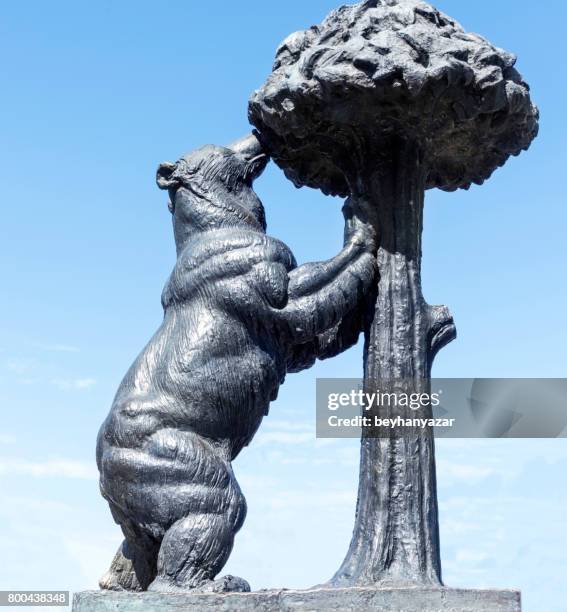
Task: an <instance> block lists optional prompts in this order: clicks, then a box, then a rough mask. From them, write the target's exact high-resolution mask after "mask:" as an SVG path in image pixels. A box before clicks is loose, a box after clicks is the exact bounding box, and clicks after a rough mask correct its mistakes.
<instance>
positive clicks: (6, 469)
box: [0, 457, 98, 480]
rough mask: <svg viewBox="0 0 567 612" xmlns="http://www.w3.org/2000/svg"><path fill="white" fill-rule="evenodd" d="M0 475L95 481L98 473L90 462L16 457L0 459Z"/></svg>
mask: <svg viewBox="0 0 567 612" xmlns="http://www.w3.org/2000/svg"><path fill="white" fill-rule="evenodd" d="M0 475H8V476H31V477H33V478H70V479H78V480H96V478H97V477H98V472H97V469H96V466H95V465H94V464H93V463H92V462H90V461H89V462H86V461H77V460H74V459H48V460H47V461H27V460H25V459H19V458H16V457H0Z"/></svg>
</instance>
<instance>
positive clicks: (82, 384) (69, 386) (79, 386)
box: [51, 378, 96, 391]
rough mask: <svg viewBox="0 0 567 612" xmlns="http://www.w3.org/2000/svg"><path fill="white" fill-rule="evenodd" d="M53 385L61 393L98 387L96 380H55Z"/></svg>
mask: <svg viewBox="0 0 567 612" xmlns="http://www.w3.org/2000/svg"><path fill="white" fill-rule="evenodd" d="M51 384H52V385H53V386H54V387H57V388H58V389H60V390H61V391H84V390H85V389H90V388H91V387H93V386H94V385H96V379H95V378H54V379H53V380H51Z"/></svg>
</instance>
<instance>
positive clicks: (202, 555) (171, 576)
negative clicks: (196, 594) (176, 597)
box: [148, 514, 250, 592]
mask: <svg viewBox="0 0 567 612" xmlns="http://www.w3.org/2000/svg"><path fill="white" fill-rule="evenodd" d="M233 541H234V527H233V526H232V525H231V524H230V523H229V522H228V521H227V517H226V516H225V515H219V514H192V515H190V516H188V517H185V518H183V519H181V520H179V521H177V522H176V523H175V524H174V525H172V526H171V527H170V529H169V530H168V531H167V532H166V534H165V537H164V539H163V542H162V544H161V548H160V551H159V556H158V573H157V577H156V579H155V580H154V582H152V584H151V585H150V587H149V589H148V590H150V591H164V592H175V591H188V590H194V589H196V590H199V591H201V590H202V591H216V592H226V591H249V590H250V586H249V585H248V583H247V582H246V581H245V580H243V579H242V578H236V577H233V576H226V577H224V578H221V579H219V580H214V577H215V576H216V574H217V573H218V572H219V571H220V570H221V569H222V567H223V566H224V564H225V563H226V561H227V559H228V557H229V555H230V552H231V550H232V545H233Z"/></svg>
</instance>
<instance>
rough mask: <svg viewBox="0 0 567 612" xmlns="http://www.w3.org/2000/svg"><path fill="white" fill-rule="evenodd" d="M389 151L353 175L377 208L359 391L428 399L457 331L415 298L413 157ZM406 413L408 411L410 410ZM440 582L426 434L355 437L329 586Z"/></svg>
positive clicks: (417, 174) (417, 214)
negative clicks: (341, 540) (342, 532)
mask: <svg viewBox="0 0 567 612" xmlns="http://www.w3.org/2000/svg"><path fill="white" fill-rule="evenodd" d="M388 155H389V157H388V159H386V160H384V159H382V160H381V161H379V162H378V163H377V165H376V167H373V168H372V169H370V170H369V171H367V172H363V173H361V174H359V176H358V178H357V181H356V187H355V188H353V194H352V196H351V197H352V198H364V199H365V200H366V201H370V203H371V204H372V205H373V209H374V210H376V211H377V217H376V219H375V220H374V223H375V225H376V229H377V234H378V244H379V249H378V254H377V258H378V269H379V274H380V279H379V282H378V288H377V293H376V295H375V302H374V304H373V305H371V307H370V308H369V313H368V320H367V326H366V330H365V349H364V381H365V387H366V388H367V391H369V392H372V391H376V388H377V383H379V382H380V381H382V382H384V384H388V381H390V382H391V381H405V382H408V383H409V384H410V385H413V387H414V388H413V389H412V391H415V390H419V391H420V392H426V393H428V392H429V390H430V382H431V381H430V376H431V365H432V361H433V358H434V356H435V354H436V352H437V351H438V350H439V349H440V348H441V347H442V346H444V345H445V344H447V343H448V342H450V341H451V340H453V339H454V338H455V336H456V330H455V327H454V324H453V320H452V318H451V315H450V314H449V311H448V310H447V308H446V307H444V306H429V305H428V304H426V302H425V300H424V299H423V296H422V293H421V234H422V221H423V201H424V192H425V180H426V168H425V166H424V165H423V164H422V158H421V153H420V151H419V150H418V148H417V147H415V146H413V145H412V144H411V143H408V142H394V143H393V144H392V146H391V147H388ZM379 388H380V389H381V390H383V387H379ZM425 412H426V416H427V413H429V415H430V414H431V409H430V408H429V409H427V410H426V411H425ZM396 414H399V409H398V412H397V413H396ZM380 416H385V415H384V413H383V412H382V413H381V415H380ZM402 416H404V415H402ZM405 416H407V417H415V416H416V415H415V413H413V412H412V411H411V410H410V409H409V408H408V409H407V414H406V415H405ZM420 416H421V417H423V416H424V415H423V413H422V414H420ZM440 583H441V562H440V554H439V524H438V515H437V485H436V478H435V454H434V439H433V433H432V431H431V430H430V429H415V430H411V432H405V433H403V434H395V433H394V434H392V435H391V436H389V437H370V436H369V435H367V434H365V435H363V438H362V441H361V459H360V480H359V490H358V503H357V510H356V518H355V526H354V533H353V537H352V541H351V544H350V548H349V550H348V553H347V556H346V558H345V560H344V562H343V564H342V566H341V567H340V569H339V570H338V572H337V573H336V574H335V576H334V577H333V579H332V580H331V584H333V585H335V586H352V585H359V586H361V585H371V584H381V585H399V586H401V585H408V584H440Z"/></svg>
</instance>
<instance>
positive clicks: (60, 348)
mask: <svg viewBox="0 0 567 612" xmlns="http://www.w3.org/2000/svg"><path fill="white" fill-rule="evenodd" d="M40 348H41V349H42V350H44V351H50V352H52V353H79V352H80V351H81V349H80V348H79V347H77V346H73V345H71V344H41V345H40Z"/></svg>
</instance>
